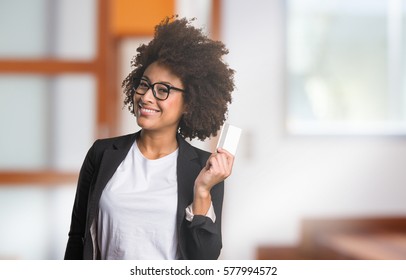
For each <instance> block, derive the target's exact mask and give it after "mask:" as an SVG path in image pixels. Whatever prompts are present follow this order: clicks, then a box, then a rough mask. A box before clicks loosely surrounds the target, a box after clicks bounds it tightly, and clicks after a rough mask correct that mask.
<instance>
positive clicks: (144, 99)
mask: <svg viewBox="0 0 406 280" xmlns="http://www.w3.org/2000/svg"><path fill="white" fill-rule="evenodd" d="M141 100H142V102H143V103H148V102H149V103H152V102H153V101H154V100H155V96H154V93H153V89H152V87H150V88H149V89H148V90H147V92H146V93H145V94H144V95H141Z"/></svg>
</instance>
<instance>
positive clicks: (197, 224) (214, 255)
mask: <svg viewBox="0 0 406 280" xmlns="http://www.w3.org/2000/svg"><path fill="white" fill-rule="evenodd" d="M223 197H224V182H221V183H219V184H217V185H215V186H214V187H213V188H212V189H211V199H212V203H213V208H214V212H215V213H216V222H215V223H213V221H212V220H211V219H210V218H209V217H207V216H204V215H194V217H193V220H192V222H188V221H186V223H187V231H188V233H189V234H188V237H189V238H188V242H187V252H188V258H189V259H196V260H215V259H218V257H219V255H220V251H221V248H222V239H221V212H222V207H223Z"/></svg>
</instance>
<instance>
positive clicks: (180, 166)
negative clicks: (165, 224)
mask: <svg viewBox="0 0 406 280" xmlns="http://www.w3.org/2000/svg"><path fill="white" fill-rule="evenodd" d="M177 139H178V144H179V156H178V161H177V178H178V208H177V216H176V224H177V226H178V233H179V230H180V225H181V223H182V221H183V220H184V219H185V209H186V207H187V206H188V205H189V204H191V203H192V201H193V189H194V183H195V179H196V177H197V175H198V174H199V173H200V171H201V169H202V167H201V166H200V163H199V161H198V160H197V159H198V155H197V154H196V152H195V151H194V149H193V147H192V146H191V145H190V144H189V143H187V142H186V141H185V140H184V139H183V138H182V137H181V136H180V135H177Z"/></svg>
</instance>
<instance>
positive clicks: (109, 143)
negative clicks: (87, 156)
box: [93, 133, 138, 150]
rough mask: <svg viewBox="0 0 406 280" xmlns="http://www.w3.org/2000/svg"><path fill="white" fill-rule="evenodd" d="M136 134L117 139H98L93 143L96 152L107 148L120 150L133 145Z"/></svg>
mask: <svg viewBox="0 0 406 280" xmlns="http://www.w3.org/2000/svg"><path fill="white" fill-rule="evenodd" d="M137 134H138V133H132V134H127V135H122V136H117V137H111V138H103V139H98V140H96V141H95V142H94V143H93V147H94V148H95V149H96V150H105V149H109V148H121V147H126V146H130V145H132V144H133V143H134V141H135V139H136V137H137Z"/></svg>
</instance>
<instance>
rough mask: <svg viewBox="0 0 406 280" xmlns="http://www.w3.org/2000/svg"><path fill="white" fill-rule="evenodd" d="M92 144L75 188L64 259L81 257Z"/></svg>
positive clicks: (92, 164)
mask: <svg viewBox="0 0 406 280" xmlns="http://www.w3.org/2000/svg"><path fill="white" fill-rule="evenodd" d="M94 162H95V154H94V145H93V146H92V147H91V148H90V149H89V151H88V153H87V155H86V157H85V160H84V162H83V165H82V168H81V169H80V173H79V180H78V185H77V189H76V196H75V202H74V205H73V211H72V219H71V225H70V230H69V239H68V244H67V246H66V251H65V257H64V259H65V260H75V259H76V260H77V259H83V238H84V235H85V227H86V215H87V203H88V197H89V189H90V184H91V181H92V178H93V174H94Z"/></svg>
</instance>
